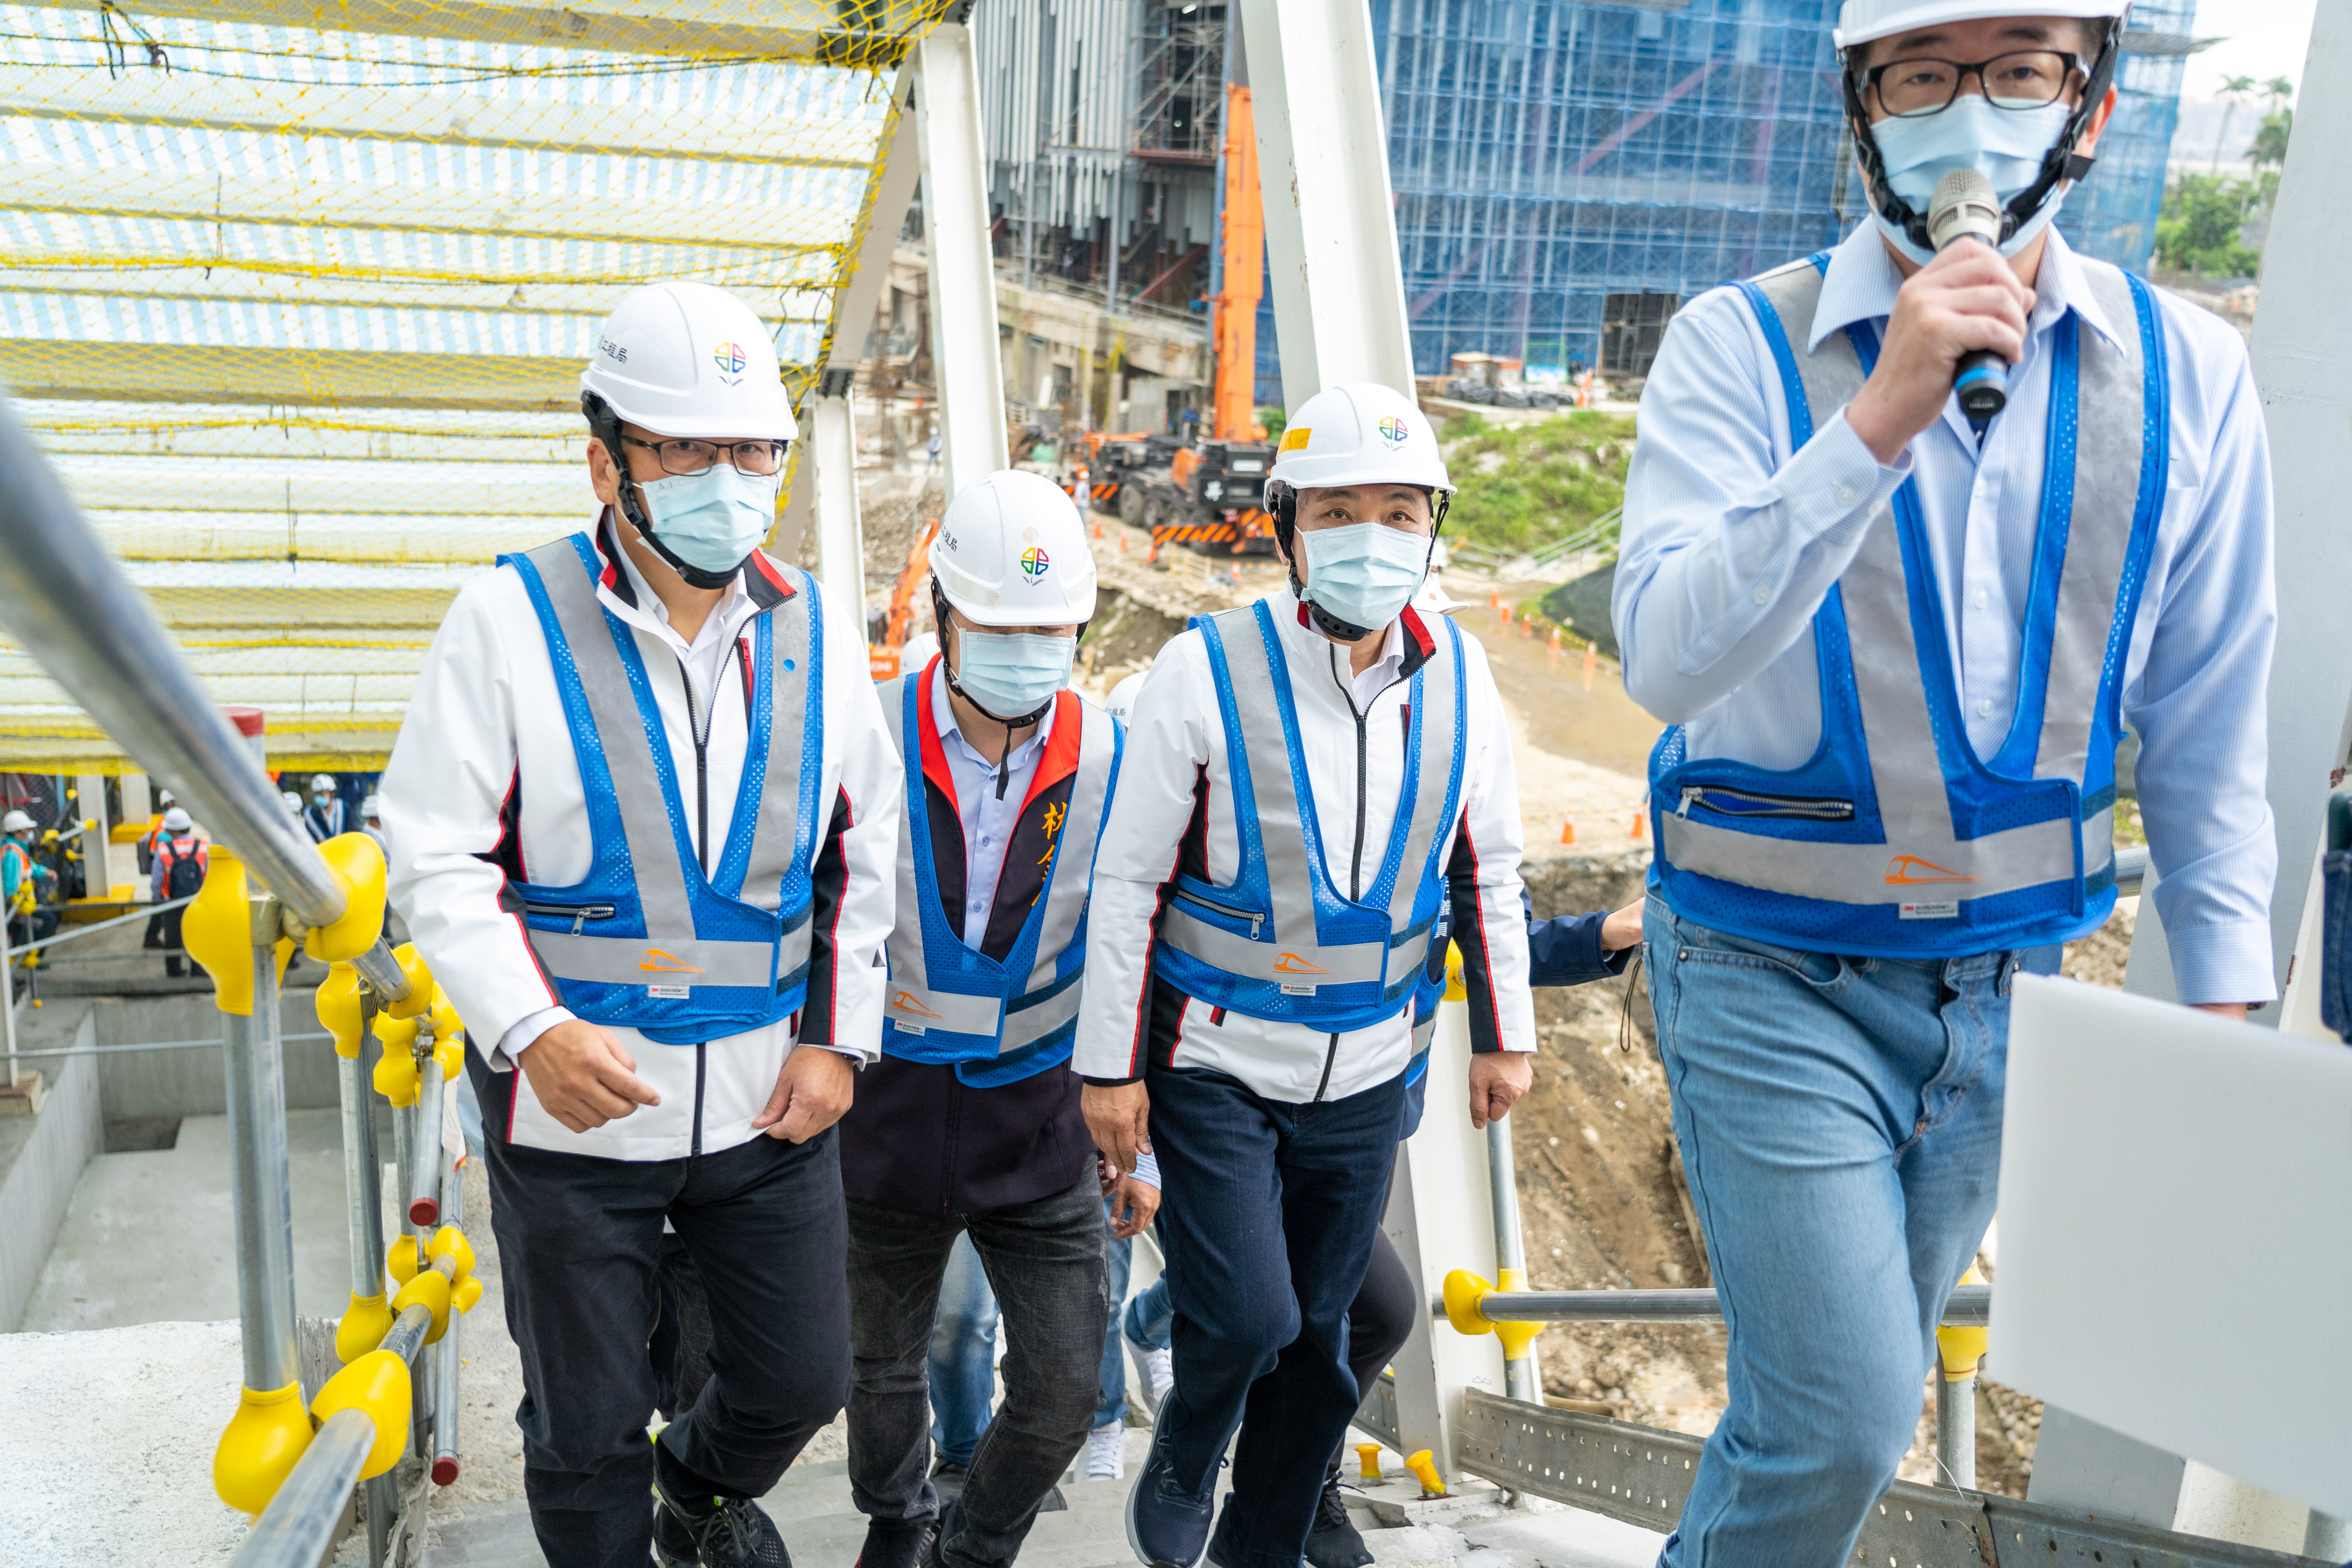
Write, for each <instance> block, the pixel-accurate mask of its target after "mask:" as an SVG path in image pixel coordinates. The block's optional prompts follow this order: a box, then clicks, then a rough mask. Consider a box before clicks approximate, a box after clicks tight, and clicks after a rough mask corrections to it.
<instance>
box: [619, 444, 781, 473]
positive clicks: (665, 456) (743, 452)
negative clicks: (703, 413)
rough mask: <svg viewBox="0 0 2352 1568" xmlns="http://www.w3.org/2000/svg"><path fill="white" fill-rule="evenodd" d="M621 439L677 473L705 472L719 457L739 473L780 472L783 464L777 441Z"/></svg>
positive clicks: (671, 471) (666, 469)
mask: <svg viewBox="0 0 2352 1568" xmlns="http://www.w3.org/2000/svg"><path fill="white" fill-rule="evenodd" d="M621 440H622V442H623V444H625V445H629V446H642V447H644V448H646V450H647V451H648V452H651V453H652V454H653V455H654V459H655V461H656V462H658V463H659V464H660V465H662V472H663V473H665V474H676V475H678V476H681V477H684V476H689V475H695V474H708V473H709V472H710V466H711V465H712V464H714V463H717V462H719V460H721V459H722V458H723V459H725V460H726V461H727V462H729V463H731V464H733V465H735V468H736V470H737V472H739V473H743V474H757V475H760V476H762V477H765V476H768V475H771V474H776V473H780V472H782V469H783V466H784V443H783V442H781V441H694V440H678V441H639V440H638V439H637V438H636V437H635V436H634V435H624V436H623V437H621Z"/></svg>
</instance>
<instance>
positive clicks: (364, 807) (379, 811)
mask: <svg viewBox="0 0 2352 1568" xmlns="http://www.w3.org/2000/svg"><path fill="white" fill-rule="evenodd" d="M360 815H361V816H362V817H380V816H382V815H383V802H382V801H381V800H378V799H377V798H376V797H375V796H373V795H370V796H369V797H368V798H367V799H366V800H362V801H361V802H360Z"/></svg>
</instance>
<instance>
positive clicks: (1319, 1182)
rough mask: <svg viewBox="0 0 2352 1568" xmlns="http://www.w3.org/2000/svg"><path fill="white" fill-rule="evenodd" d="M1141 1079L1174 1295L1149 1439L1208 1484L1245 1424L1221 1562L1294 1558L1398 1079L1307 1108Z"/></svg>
mask: <svg viewBox="0 0 2352 1568" xmlns="http://www.w3.org/2000/svg"><path fill="white" fill-rule="evenodd" d="M1148 1082H1149V1086H1150V1094H1151V1146H1152V1148H1153V1150H1154V1151H1155V1152H1157V1154H1158V1155H1159V1156H1160V1176H1161V1178H1162V1180H1163V1182H1164V1183H1165V1186H1163V1187H1162V1189H1161V1203H1160V1236H1161V1238H1162V1239H1163V1240H1164V1241H1165V1243H1166V1246H1167V1251H1168V1272H1169V1277H1170V1280H1171V1291H1172V1295H1173V1301H1174V1304H1175V1321H1174V1329H1173V1333H1171V1341H1170V1343H1171V1348H1172V1349H1173V1350H1174V1352H1175V1353H1176V1354H1175V1360H1176V1386H1175V1388H1174V1389H1173V1390H1172V1391H1171V1393H1170V1395H1169V1396H1168V1402H1167V1403H1166V1404H1165V1405H1164V1406H1161V1407H1160V1421H1159V1428H1160V1429H1159V1433H1158V1435H1157V1437H1156V1438H1155V1440H1154V1442H1155V1449H1156V1451H1157V1453H1158V1454H1159V1455H1160V1456H1161V1457H1163V1458H1166V1459H1167V1461H1168V1463H1169V1465H1170V1468H1171V1470H1172V1471H1173V1475H1174V1479H1175V1481H1176V1483H1177V1484H1178V1485H1179V1486H1180V1487H1181V1488H1183V1489H1184V1490H1188V1491H1191V1492H1193V1493H1196V1494H1203V1493H1206V1492H1207V1491H1208V1490H1209V1488H1210V1485H1211V1483H1212V1482H1213V1480H1214V1479H1215V1478H1216V1469H1217V1462H1218V1460H1219V1458H1221V1457H1222V1456H1223V1452H1224V1448H1225V1442H1226V1440H1227V1439H1228V1438H1229V1437H1232V1436H1233V1432H1234V1427H1236V1426H1239V1427H1241V1428H1242V1439H1241V1443H1240V1445H1239V1446H1238V1447H1237V1448H1235V1450H1234V1491H1233V1497H1232V1499H1231V1500H1229V1501H1228V1502H1227V1503H1226V1505H1225V1514H1224V1518H1223V1521H1221V1522H1220V1524H1219V1526H1218V1531H1219V1536H1220V1540H1221V1543H1222V1545H1221V1550H1220V1556H1221V1558H1222V1559H1223V1561H1225V1562H1226V1563H1228V1564H1229V1568H1297V1563H1298V1559H1299V1554H1300V1552H1301V1550H1302V1549H1303V1548H1304V1547H1305V1545H1306V1542H1307V1530H1308V1528H1309V1526H1311V1525H1312V1524H1313V1522H1314V1519H1315V1502H1316V1499H1317V1497H1318V1495H1319V1494H1320V1493H1321V1491H1322V1488H1323V1477H1324V1474H1325V1472H1326V1470H1327V1469H1328V1464H1329V1461H1330V1458H1331V1454H1332V1451H1333V1449H1334V1448H1336V1447H1337V1446H1338V1444H1339V1439H1340V1437H1343V1436H1344V1435H1345V1434H1346V1432H1347V1429H1348V1422H1349V1419H1350V1417H1352V1416H1354V1414H1355V1411H1356V1406H1357V1405H1358V1404H1359V1403H1360V1400H1359V1396H1358V1392H1357V1385H1356V1375H1355V1374H1354V1372H1353V1371H1351V1370H1350V1369H1349V1343H1348V1310H1349V1303H1350V1302H1351V1301H1354V1299H1355V1297H1356V1294H1357V1291H1359V1289H1360V1287H1361V1286H1362V1285H1363V1282H1364V1274H1365V1270H1366V1269H1367V1267H1368V1266H1369V1265H1370V1260H1371V1255H1372V1239H1373V1237H1374V1236H1375V1235H1376V1234H1378V1232H1379V1229H1380V1219H1381V1205H1382V1201H1383V1198H1384V1197H1385V1196H1386V1194H1387V1191H1388V1185H1389V1175H1390V1171H1391V1168H1392V1166H1393V1165H1394V1161H1395V1153H1396V1145H1397V1134H1398V1131H1399V1129H1400V1128H1401V1127H1402V1121H1403V1115H1404V1077H1403V1074H1402V1073H1400V1074H1399V1075H1398V1076H1397V1077H1395V1078H1393V1079H1391V1081H1390V1082H1386V1083H1383V1084H1381V1085H1379V1086H1378V1087H1377V1088H1372V1089H1367V1090H1365V1091H1363V1092H1361V1093H1358V1094H1351V1095H1349V1096H1348V1097H1347V1098H1346V1099H1344V1100H1330V1101H1325V1102H1322V1103H1315V1104H1293V1103H1288V1102H1286V1101H1279V1100H1266V1099H1262V1098H1260V1097H1259V1096H1258V1095H1257V1094H1255V1093H1254V1092H1251V1091H1250V1090H1249V1089H1248V1088H1247V1087H1245V1086H1244V1085H1243V1084H1242V1083H1241V1082H1239V1081H1237V1080H1235V1079H1233V1078H1229V1077H1227V1076H1225V1075H1224V1074H1223V1073H1220V1072H1207V1071H1196V1070H1192V1069H1186V1068H1166V1067H1154V1068H1153V1069H1152V1070H1151V1072H1150V1079H1149V1081H1148Z"/></svg>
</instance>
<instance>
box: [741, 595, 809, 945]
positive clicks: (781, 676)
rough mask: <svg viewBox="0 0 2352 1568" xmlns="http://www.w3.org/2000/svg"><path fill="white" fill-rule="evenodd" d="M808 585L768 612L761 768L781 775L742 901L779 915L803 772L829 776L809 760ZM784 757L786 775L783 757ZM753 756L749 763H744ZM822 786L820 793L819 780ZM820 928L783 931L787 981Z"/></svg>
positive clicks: (757, 826) (773, 785)
mask: <svg viewBox="0 0 2352 1568" xmlns="http://www.w3.org/2000/svg"><path fill="white" fill-rule="evenodd" d="M811 588H812V585H811V584H810V583H809V582H808V581H807V580H805V579H803V581H802V584H801V588H800V591H798V592H796V593H794V594H793V596H792V597H791V598H789V599H787V600H785V601H782V603H780V604H778V605H776V606H775V607H774V608H772V609H771V610H770V611H768V612H767V615H768V621H769V623H770V625H771V627H772V629H773V630H772V646H771V648H770V650H769V669H768V694H769V695H768V702H769V708H768V711H769V715H770V718H769V727H768V755H767V756H766V758H763V759H762V761H761V765H762V766H763V767H765V768H768V769H769V770H770V771H771V772H772V773H774V774H776V777H775V778H773V779H761V781H760V815H759V818H758V820H757V821H756V822H754V824H753V825H752V830H751V863H750V865H749V866H748V867H746V868H745V870H744V873H743V892H742V899H743V902H744V903H746V904H752V905H754V906H756V907H758V908H761V909H765V910H768V911H770V912H771V913H772V912H774V911H775V910H776V909H777V908H778V907H779V906H780V905H781V904H782V898H783V883H784V878H786V877H787V876H790V875H791V874H792V871H793V855H794V854H795V853H796V852H798V850H799V848H800V831H801V783H802V777H801V769H802V768H808V767H814V768H816V769H817V770H818V771H817V777H818V779H819V780H820V781H822V780H823V779H824V758H815V757H812V758H803V757H802V756H801V750H802V747H803V745H804V744H805V742H804V740H803V734H804V732H805V731H806V729H807V728H808V705H809V678H810V674H811V672H812V671H813V670H814V667H815V661H814V658H812V657H811V654H812V653H814V650H813V649H812V648H811V647H810V642H811V630H810V615H809V596H810V591H811ZM778 758H783V759H784V761H783V766H782V768H781V769H779V768H778V767H777V759H778ZM744 762H745V765H746V766H747V767H748V766H750V764H751V758H744ZM820 787H822V785H821V782H820ZM826 815H827V813H826V810H825V803H824V801H822V800H820V801H818V802H817V811H816V819H817V821H816V827H817V831H818V832H819V833H820V834H821V833H823V831H824V821H825V818H826ZM813 930H814V927H812V925H810V923H809V922H808V921H807V920H805V919H803V920H800V921H798V922H796V923H795V924H794V925H793V928H792V929H791V930H788V931H786V932H785V933H784V946H783V951H782V953H780V954H779V955H777V971H776V972H777V973H778V975H780V976H782V975H789V974H791V973H793V971H794V970H796V969H798V968H799V967H801V966H802V965H803V964H805V963H807V962H808V956H809V945H810V937H811V934H812V932H813Z"/></svg>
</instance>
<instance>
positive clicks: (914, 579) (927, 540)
mask: <svg viewBox="0 0 2352 1568" xmlns="http://www.w3.org/2000/svg"><path fill="white" fill-rule="evenodd" d="M939 537H940V520H939V518H937V517H925V518H924V519H923V520H922V521H921V522H919V523H918V524H917V525H915V542H914V545H913V547H912V548H910V549H908V551H907V564H906V565H904V566H902V567H900V568H899V569H898V581H896V582H894V583H892V584H891V585H890V611H889V613H888V614H887V616H886V617H885V618H884V619H883V622H882V640H881V641H880V642H879V643H875V644H874V645H873V647H872V648H870V649H869V650H867V652H866V666H867V668H868V669H869V670H870V671H871V672H872V674H873V676H874V678H875V679H876V680H877V681H888V680H895V679H897V678H898V655H899V653H900V651H901V650H902V649H904V648H905V647H906V646H907V628H908V626H909V625H911V624H912V623H913V622H914V619H915V595H916V593H917V592H919V591H920V590H921V589H922V586H923V584H924V582H925V581H926V580H929V576H930V570H931V541H932V540H934V539H936V538H939Z"/></svg>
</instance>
